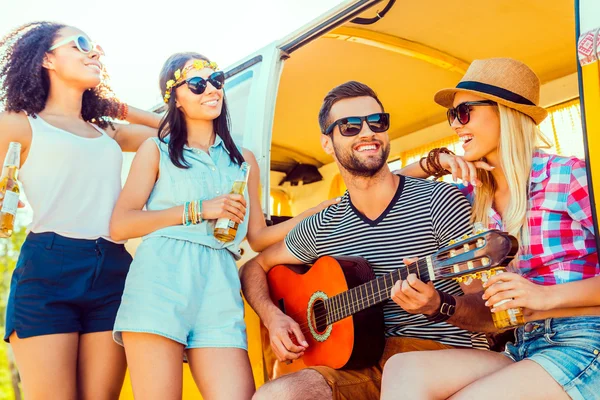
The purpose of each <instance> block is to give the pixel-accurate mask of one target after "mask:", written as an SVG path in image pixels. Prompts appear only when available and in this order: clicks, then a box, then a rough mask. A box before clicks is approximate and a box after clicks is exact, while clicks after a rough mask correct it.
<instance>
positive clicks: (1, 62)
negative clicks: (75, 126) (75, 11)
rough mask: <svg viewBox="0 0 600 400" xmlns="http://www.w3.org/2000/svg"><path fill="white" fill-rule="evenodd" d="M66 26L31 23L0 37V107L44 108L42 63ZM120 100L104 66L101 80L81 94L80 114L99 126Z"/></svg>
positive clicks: (17, 109) (106, 122) (46, 79)
mask: <svg viewBox="0 0 600 400" xmlns="http://www.w3.org/2000/svg"><path fill="white" fill-rule="evenodd" d="M65 26H66V25H62V24H57V23H53V22H46V21H42V22H32V23H29V24H26V25H23V26H21V27H19V28H17V29H15V30H13V31H12V32H10V33H9V34H8V35H6V36H5V37H4V38H2V39H1V40H0V107H1V108H3V109H4V110H6V111H13V112H21V111H24V112H25V113H27V115H31V116H35V114H37V113H39V112H40V111H42V110H43V109H44V108H45V107H46V101H47V99H48V93H49V89H50V79H49V77H48V71H47V70H46V68H44V67H42V62H43V60H44V57H45V55H46V52H47V51H48V49H49V48H50V47H51V46H52V42H53V41H54V39H55V38H56V35H57V32H58V31H59V30H60V29H62V28H64V27H65ZM118 110H119V101H118V99H117V98H116V97H115V95H114V93H113V92H112V90H111V89H110V87H109V86H108V74H107V73H106V70H105V69H104V67H103V70H102V81H101V83H100V84H99V85H98V86H96V87H94V88H91V89H89V90H86V91H85V92H84V93H83V99H82V107H81V116H82V117H83V119H84V120H85V121H88V122H94V123H96V124H97V125H98V126H100V127H102V128H106V127H107V126H108V125H110V121H109V120H108V119H107V117H111V118H115V117H116V116H117V113H118Z"/></svg>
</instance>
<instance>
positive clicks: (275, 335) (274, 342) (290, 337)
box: [264, 310, 308, 361]
mask: <svg viewBox="0 0 600 400" xmlns="http://www.w3.org/2000/svg"><path fill="white" fill-rule="evenodd" d="M264 324H265V326H266V328H267V329H268V331H269V338H270V340H271V348H272V349H273V352H274V353H275V355H276V356H277V359H278V360H279V361H287V360H296V359H298V358H300V357H302V356H303V355H304V351H305V350H306V348H307V347H308V343H307V342H306V339H305V338H304V335H303V334H302V331H301V330H300V325H298V324H297V323H296V321H294V320H293V319H292V318H290V317H288V316H287V315H285V314H284V313H282V312H281V311H279V310H278V311H276V312H274V313H273V315H272V316H271V317H270V318H269V319H268V320H265V321H264Z"/></svg>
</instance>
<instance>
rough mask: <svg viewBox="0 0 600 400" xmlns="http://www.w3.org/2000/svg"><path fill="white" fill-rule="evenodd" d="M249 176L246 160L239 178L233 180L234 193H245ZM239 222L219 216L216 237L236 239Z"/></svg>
mask: <svg viewBox="0 0 600 400" xmlns="http://www.w3.org/2000/svg"><path fill="white" fill-rule="evenodd" d="M248 176H250V164H248V163H246V162H244V163H242V165H241V166H240V171H239V174H238V177H237V179H236V180H235V182H233V188H232V189H231V193H232V194H241V195H243V194H244V190H245V189H246V185H247V183H248ZM237 229H238V223H237V222H234V221H232V220H231V219H229V218H219V219H218V220H217V223H216V224H215V233H214V235H215V237H216V238H217V239H218V240H220V241H221V242H225V243H226V242H231V241H232V240H233V239H235V234H236V233H237Z"/></svg>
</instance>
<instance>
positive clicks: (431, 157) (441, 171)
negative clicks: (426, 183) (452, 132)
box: [419, 147, 454, 179]
mask: <svg viewBox="0 0 600 400" xmlns="http://www.w3.org/2000/svg"><path fill="white" fill-rule="evenodd" d="M440 154H452V155H454V153H453V152H452V151H450V150H448V149H447V148H446V147H440V148H437V149H432V150H431V151H430V152H429V153H428V154H427V156H426V157H422V158H421V159H420V160H419V166H420V167H421V169H422V170H423V172H425V173H426V174H427V175H429V176H433V177H434V178H435V179H439V178H441V177H442V176H444V175H446V174H449V173H450V171H448V170H447V169H445V168H444V167H443V166H442V164H441V163H440ZM423 161H424V162H425V165H423Z"/></svg>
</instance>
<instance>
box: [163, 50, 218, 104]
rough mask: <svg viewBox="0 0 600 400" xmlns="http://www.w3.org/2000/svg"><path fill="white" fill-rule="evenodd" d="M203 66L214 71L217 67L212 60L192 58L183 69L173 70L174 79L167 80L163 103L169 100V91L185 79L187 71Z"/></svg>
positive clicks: (202, 67)
mask: <svg viewBox="0 0 600 400" xmlns="http://www.w3.org/2000/svg"><path fill="white" fill-rule="evenodd" d="M204 68H210V69H213V70H215V71H216V70H217V69H218V68H219V67H218V66H217V63H216V62H214V61H206V60H194V63H193V64H192V65H188V66H187V67H185V68H184V69H183V71H182V70H181V69H178V70H177V71H175V73H174V76H175V79H170V80H168V81H167V90H166V91H165V97H164V101H165V103H168V102H169V99H170V98H171V91H173V89H175V88H176V87H178V86H179V85H181V84H182V83H183V82H184V81H185V79H186V77H187V73H188V72H189V71H191V70H192V69H195V70H197V71H198V70H201V69H204Z"/></svg>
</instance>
